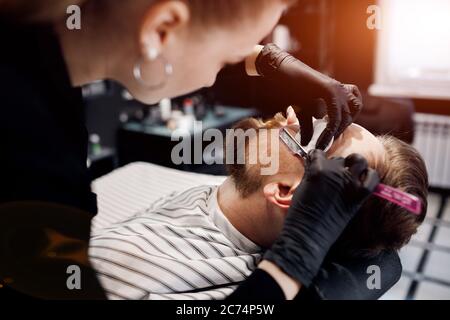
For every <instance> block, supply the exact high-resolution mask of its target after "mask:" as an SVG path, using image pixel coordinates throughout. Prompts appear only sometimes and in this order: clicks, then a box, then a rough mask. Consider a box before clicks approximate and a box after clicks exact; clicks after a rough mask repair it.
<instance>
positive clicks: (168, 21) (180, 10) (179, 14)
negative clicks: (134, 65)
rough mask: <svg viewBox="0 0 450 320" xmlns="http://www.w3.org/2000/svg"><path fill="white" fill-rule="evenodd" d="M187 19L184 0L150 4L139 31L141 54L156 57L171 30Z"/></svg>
mask: <svg viewBox="0 0 450 320" xmlns="http://www.w3.org/2000/svg"><path fill="white" fill-rule="evenodd" d="M189 21H190V11H189V7H188V5H187V4H186V3H185V2H184V1H161V2H159V3H156V4H154V5H152V6H151V7H150V8H149V9H148V11H147V13H146V15H145V18H144V20H143V23H142V26H141V29H140V32H139V41H140V44H141V50H142V53H143V56H144V57H146V58H148V59H149V60H152V59H154V58H156V57H155V55H156V56H157V55H159V54H160V53H161V51H162V48H163V47H164V45H165V43H167V41H168V40H169V38H170V36H171V35H172V34H173V32H174V31H175V30H177V29H179V28H180V27H181V26H183V25H186V24H188V23H189Z"/></svg>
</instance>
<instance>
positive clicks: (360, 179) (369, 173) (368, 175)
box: [345, 153, 380, 198]
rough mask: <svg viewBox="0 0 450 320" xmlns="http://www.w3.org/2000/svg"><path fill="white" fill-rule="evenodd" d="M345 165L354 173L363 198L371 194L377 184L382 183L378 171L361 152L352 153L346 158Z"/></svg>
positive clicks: (354, 179)
mask: <svg viewBox="0 0 450 320" xmlns="http://www.w3.org/2000/svg"><path fill="white" fill-rule="evenodd" d="M345 166H346V167H347V168H348V170H349V171H350V173H351V174H352V177H353V181H354V182H355V184H356V186H357V188H358V190H359V192H358V194H359V195H360V196H361V197H362V198H363V197H366V196H368V195H369V194H371V193H372V192H373V191H374V190H375V188H376V187H377V185H378V184H379V183H380V177H379V175H378V173H377V172H376V171H375V170H373V169H371V168H369V164H368V162H367V160H366V159H365V158H364V157H363V156H362V155H359V154H356V153H354V154H351V155H349V156H348V157H347V158H345Z"/></svg>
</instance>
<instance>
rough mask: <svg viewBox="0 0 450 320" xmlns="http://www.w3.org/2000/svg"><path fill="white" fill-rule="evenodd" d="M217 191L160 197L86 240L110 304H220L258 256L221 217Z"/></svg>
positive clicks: (195, 190) (189, 191)
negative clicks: (117, 301) (147, 301)
mask: <svg viewBox="0 0 450 320" xmlns="http://www.w3.org/2000/svg"><path fill="white" fill-rule="evenodd" d="M217 191H218V186H199V187H195V188H190V189H187V190H185V191H183V192H177V193H173V194H170V195H168V196H166V197H163V198H161V199H159V200H157V201H156V202H155V203H153V204H152V205H151V206H150V208H148V209H146V210H144V211H142V212H139V213H137V214H136V215H134V216H133V217H131V218H129V219H127V220H125V221H122V222H119V223H115V224H113V225H111V226H109V227H106V228H100V229H96V230H95V232H94V233H93V234H92V236H91V241H90V245H89V247H90V248H89V257H90V260H91V262H92V265H93V267H94V269H95V270H96V271H97V273H98V277H99V280H100V282H101V284H102V286H103V288H104V289H105V291H106V293H107V295H108V298H110V299H133V300H138V299H151V300H162V299H177V300H190V299H194V300H211V299H224V298H225V297H227V296H228V295H229V294H230V293H231V292H233V290H234V289H235V288H236V287H237V285H238V284H239V283H240V282H242V281H243V280H245V279H246V278H247V277H248V276H249V275H250V274H251V273H252V272H253V270H254V269H255V268H256V266H257V264H258V263H259V261H260V259H261V248H259V247H258V246H257V245H256V244H255V243H253V242H252V241H250V240H249V239H247V238H246V237H244V236H243V235H242V234H241V233H240V232H239V231H238V230H237V229H236V228H234V226H233V225H232V224H231V223H230V222H229V221H228V220H227V218H226V217H225V216H224V214H223V213H222V211H221V210H220V208H219V206H218V202H217Z"/></svg>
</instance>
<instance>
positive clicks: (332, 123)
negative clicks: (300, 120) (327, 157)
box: [316, 98, 343, 150]
mask: <svg viewBox="0 0 450 320" xmlns="http://www.w3.org/2000/svg"><path fill="white" fill-rule="evenodd" d="M327 108H328V124H327V127H326V128H325V130H324V131H323V132H322V134H321V135H320V137H319V139H318V140H317V143H316V148H317V149H320V150H324V149H325V148H326V147H327V146H328V145H329V144H330V142H331V139H333V138H334V136H335V134H336V132H337V131H338V129H339V127H340V126H341V122H342V109H343V103H342V102H341V101H340V100H339V99H338V98H332V99H331V101H329V102H327Z"/></svg>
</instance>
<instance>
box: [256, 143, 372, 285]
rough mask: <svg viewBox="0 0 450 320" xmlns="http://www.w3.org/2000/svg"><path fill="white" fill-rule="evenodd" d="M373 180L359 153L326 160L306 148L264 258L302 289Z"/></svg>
mask: <svg viewBox="0 0 450 320" xmlns="http://www.w3.org/2000/svg"><path fill="white" fill-rule="evenodd" d="M378 183H379V177H378V174H377V173H376V171H374V170H372V169H370V168H368V164H367V161H366V160H365V159H364V158H363V157H362V156H360V155H356V154H353V155H350V156H349V157H347V158H346V159H344V158H334V159H327V158H326V155H325V153H324V152H323V151H320V150H313V151H311V152H310V153H309V155H308V159H307V161H306V164H305V176H304V177H303V180H302V182H301V183H300V185H299V187H298V188H297V190H296V191H295V194H294V197H293V199H292V204H291V206H290V208H289V210H288V214H287V217H286V220H285V224H284V227H283V230H282V232H281V234H280V237H279V238H278V239H277V241H275V243H274V245H273V246H272V248H270V249H269V250H268V251H267V253H266V254H265V256H264V258H265V259H267V260H270V261H272V262H274V263H275V264H276V265H278V267H280V268H281V269H282V270H283V271H284V272H285V273H286V274H288V275H290V276H291V277H293V278H294V279H296V280H297V281H299V282H300V283H301V284H302V285H303V286H305V287H308V286H309V285H310V284H311V281H312V279H313V278H314V277H315V276H316V274H317V272H318V270H319V268H320V266H321V264H322V262H323V260H324V258H325V256H326V255H327V253H328V251H329V249H330V247H331V246H332V245H333V244H334V243H335V242H336V240H337V239H338V237H339V236H340V235H341V233H342V232H343V230H344V229H345V227H346V226H347V224H348V223H349V222H350V220H351V219H352V218H353V216H354V215H355V214H356V212H357V211H358V209H359V208H360V206H361V205H362V204H363V202H364V201H365V200H366V199H367V197H368V196H369V195H370V194H371V193H372V192H373V190H374V189H375V187H376V186H377V184H378Z"/></svg>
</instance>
